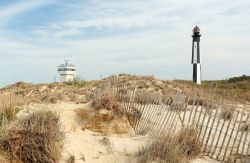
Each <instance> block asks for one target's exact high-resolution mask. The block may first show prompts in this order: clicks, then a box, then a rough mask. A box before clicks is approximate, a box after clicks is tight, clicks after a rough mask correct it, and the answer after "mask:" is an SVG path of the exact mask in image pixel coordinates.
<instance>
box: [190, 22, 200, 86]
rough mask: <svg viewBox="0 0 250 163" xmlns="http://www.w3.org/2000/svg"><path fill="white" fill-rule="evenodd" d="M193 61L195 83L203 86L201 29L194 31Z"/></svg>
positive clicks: (196, 28)
mask: <svg viewBox="0 0 250 163" xmlns="http://www.w3.org/2000/svg"><path fill="white" fill-rule="evenodd" d="M192 37H193V46H192V61H191V63H192V64H193V82H194V83H196V84H201V64H200V63H201V62H200V37H201V35H200V28H199V27H197V26H196V27H194V29H193V36H192Z"/></svg>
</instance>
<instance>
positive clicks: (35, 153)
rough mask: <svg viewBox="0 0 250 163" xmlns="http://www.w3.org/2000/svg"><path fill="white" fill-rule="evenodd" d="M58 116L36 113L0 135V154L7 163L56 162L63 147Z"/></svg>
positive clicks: (17, 121)
mask: <svg viewBox="0 0 250 163" xmlns="http://www.w3.org/2000/svg"><path fill="white" fill-rule="evenodd" d="M60 128H61V127H60V123H59V115H58V114H55V113H53V112H52V111H47V110H39V111H36V112H33V113H31V114H29V115H27V116H25V117H23V118H19V119H18V120H16V121H14V122H12V123H10V124H9V125H8V126H7V127H6V129H5V131H4V132H1V133H0V150H1V152H2V153H5V154H6V155H7V156H8V159H9V160H10V162H13V161H14V162H15V161H16V162H27V163H28V162H38V163H44V162H47V163H50V162H57V161H58V160H59V158H60V153H61V150H62V146H63V139H64V133H63V132H61V130H60Z"/></svg>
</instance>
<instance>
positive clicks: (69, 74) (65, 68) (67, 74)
mask: <svg viewBox="0 0 250 163" xmlns="http://www.w3.org/2000/svg"><path fill="white" fill-rule="evenodd" d="M57 71H58V73H59V75H60V82H67V81H73V80H74V79H75V77H76V66H75V65H73V64H70V63H69V60H65V63H64V64H61V65H60V66H58V69H57Z"/></svg>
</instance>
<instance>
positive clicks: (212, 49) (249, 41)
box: [0, 0, 250, 86]
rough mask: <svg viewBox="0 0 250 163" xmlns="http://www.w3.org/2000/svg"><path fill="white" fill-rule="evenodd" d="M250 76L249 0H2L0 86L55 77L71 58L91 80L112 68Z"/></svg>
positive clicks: (184, 75)
mask: <svg viewBox="0 0 250 163" xmlns="http://www.w3.org/2000/svg"><path fill="white" fill-rule="evenodd" d="M196 25H197V26H199V27H200V29H201V35H202V36H201V43H200V48H201V65H202V79H204V80H216V79H227V78H229V77H232V76H240V75H243V74H246V75H250V1H249V0H237V1H235V0H206V1H205V0H192V1H191V0H182V1H178V0H1V1H0V86H4V85H7V84H10V83H14V82H17V81H25V82H32V83H44V82H53V81H54V77H56V79H57V80H58V79H59V76H58V74H57V66H58V65H59V64H61V63H63V62H64V60H65V59H70V60H71V61H72V62H73V63H74V64H75V65H76V66H77V73H78V75H79V76H80V77H82V78H84V79H86V80H92V79H100V77H101V76H102V77H106V76H109V75H112V74H119V73H131V74H137V75H154V76H155V77H157V78H160V79H169V80H172V79H187V80H191V79H192V65H191V52H192V37H191V35H192V29H193V27H195V26H196Z"/></svg>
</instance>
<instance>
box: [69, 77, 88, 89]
mask: <svg viewBox="0 0 250 163" xmlns="http://www.w3.org/2000/svg"><path fill="white" fill-rule="evenodd" d="M64 83H65V84H66V85H70V86H74V87H78V88H82V87H85V86H86V85H87V84H88V82H87V81H86V80H83V79H81V78H79V77H76V78H75V79H74V80H73V81H68V82H64Z"/></svg>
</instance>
